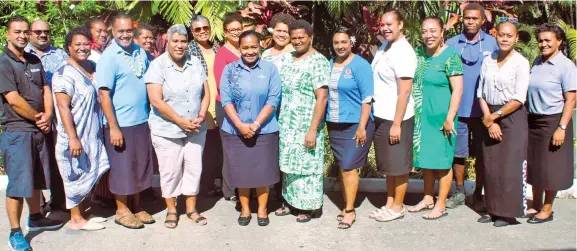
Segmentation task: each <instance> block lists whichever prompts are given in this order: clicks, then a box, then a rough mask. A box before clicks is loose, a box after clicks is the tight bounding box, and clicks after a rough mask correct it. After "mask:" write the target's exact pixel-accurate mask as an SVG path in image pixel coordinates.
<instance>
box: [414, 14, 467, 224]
mask: <svg viewBox="0 0 577 251" xmlns="http://www.w3.org/2000/svg"><path fill="white" fill-rule="evenodd" d="M421 34H422V38H423V42H424V46H423V47H419V48H417V49H416V53H417V59H418V65H417V71H416V72H415V82H414V84H413V97H414V99H415V131H414V135H413V165H414V166H415V167H417V168H420V169H422V170H423V175H424V179H425V189H424V198H423V200H422V203H419V204H417V205H416V206H415V207H413V208H412V209H409V211H413V212H417V211H420V210H421V209H425V208H427V206H425V207H424V208H423V207H422V205H432V204H433V203H434V201H433V198H434V197H433V193H434V191H433V190H434V186H435V178H438V179H439V197H438V199H437V202H436V204H435V206H434V207H433V210H432V211H431V212H429V213H428V214H425V215H424V216H423V219H426V220H436V219H439V218H441V217H444V216H446V215H447V210H446V208H445V200H446V199H447V195H448V194H449V190H450V189H451V183H452V179H453V172H452V170H451V166H452V164H453V156H454V154H455V137H456V131H455V128H456V127H457V117H456V114H457V110H458V109H459V103H460V102H461V94H462V90H463V76H462V75H463V69H462V64H461V60H460V57H459V54H458V52H457V51H456V50H455V49H453V48H452V47H447V46H446V45H444V44H443V21H441V19H440V18H438V17H431V18H426V19H425V20H424V21H423V24H422V28H421Z"/></svg>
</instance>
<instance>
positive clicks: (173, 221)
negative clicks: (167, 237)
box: [164, 212, 178, 229]
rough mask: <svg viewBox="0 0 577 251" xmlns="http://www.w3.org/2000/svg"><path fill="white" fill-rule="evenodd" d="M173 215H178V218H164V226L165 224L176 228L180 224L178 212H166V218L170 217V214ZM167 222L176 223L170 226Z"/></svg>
mask: <svg viewBox="0 0 577 251" xmlns="http://www.w3.org/2000/svg"><path fill="white" fill-rule="evenodd" d="M171 215H174V216H176V220H169V219H166V220H164V226H165V227H166V228H169V229H175V228H176V227H177V226H178V214H177V213H176V212H174V213H173V212H167V213H166V218H168V216H171ZM166 224H174V226H173V227H169V226H167V225H166Z"/></svg>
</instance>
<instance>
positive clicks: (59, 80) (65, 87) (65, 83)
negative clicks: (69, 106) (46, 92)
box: [52, 74, 74, 97]
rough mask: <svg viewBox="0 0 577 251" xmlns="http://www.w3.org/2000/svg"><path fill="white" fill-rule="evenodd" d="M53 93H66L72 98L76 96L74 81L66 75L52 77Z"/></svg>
mask: <svg viewBox="0 0 577 251" xmlns="http://www.w3.org/2000/svg"><path fill="white" fill-rule="evenodd" d="M52 92H53V93H64V94H66V95H68V96H70V97H73V96H74V79H73V78H72V77H69V76H65V75H61V74H58V75H54V77H52Z"/></svg>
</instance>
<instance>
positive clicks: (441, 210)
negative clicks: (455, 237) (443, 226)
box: [422, 207, 449, 220]
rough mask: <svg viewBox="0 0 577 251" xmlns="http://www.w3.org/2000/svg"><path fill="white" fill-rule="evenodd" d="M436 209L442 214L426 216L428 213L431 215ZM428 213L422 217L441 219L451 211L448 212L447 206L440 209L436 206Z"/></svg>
mask: <svg viewBox="0 0 577 251" xmlns="http://www.w3.org/2000/svg"><path fill="white" fill-rule="evenodd" d="M435 211H437V212H439V213H441V215H439V216H437V217H425V216H426V215H430V214H431V213H432V212H435ZM426 215H423V217H422V218H423V219H425V220H438V219H441V218H443V217H445V216H447V215H449V213H448V212H447V209H446V208H445V209H438V208H436V207H435V208H433V210H431V212H429V213H428V214H426Z"/></svg>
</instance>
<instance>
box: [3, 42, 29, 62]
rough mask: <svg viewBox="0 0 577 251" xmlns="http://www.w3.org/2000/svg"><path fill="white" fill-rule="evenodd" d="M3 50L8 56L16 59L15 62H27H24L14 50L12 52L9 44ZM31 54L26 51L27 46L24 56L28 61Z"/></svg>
mask: <svg viewBox="0 0 577 251" xmlns="http://www.w3.org/2000/svg"><path fill="white" fill-rule="evenodd" d="M3 52H4V53H5V54H6V55H8V57H10V58H11V59H12V60H14V61H15V62H19V63H26V62H23V61H22V60H20V58H18V57H17V56H16V54H14V52H12V51H11V50H10V49H8V46H4V50H3ZM29 55H31V54H30V53H28V52H26V48H25V49H24V54H22V56H23V57H24V59H25V60H26V61H30V60H29V58H28V57H29ZM34 57H35V56H34Z"/></svg>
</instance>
